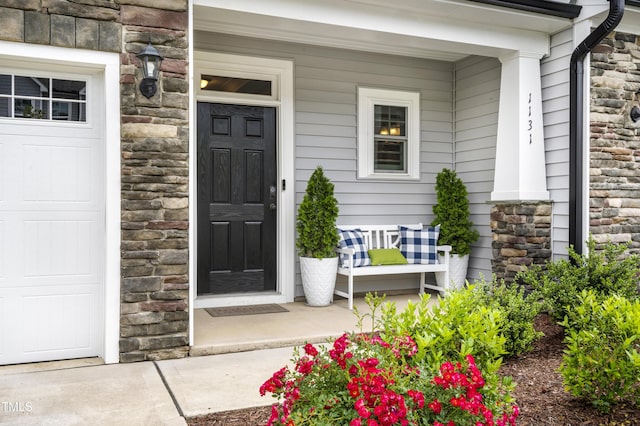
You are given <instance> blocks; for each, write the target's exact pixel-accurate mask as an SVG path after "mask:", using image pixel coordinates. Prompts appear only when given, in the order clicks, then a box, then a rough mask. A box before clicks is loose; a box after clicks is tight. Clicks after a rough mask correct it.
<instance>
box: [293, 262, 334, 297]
mask: <svg viewBox="0 0 640 426" xmlns="http://www.w3.org/2000/svg"><path fill="white" fill-rule="evenodd" d="M300 272H301V274H302V288H303V289H304V297H305V298H306V299H307V304H308V305H309V306H327V305H330V304H331V302H333V290H334V289H335V286H336V273H337V272H338V258H337V257H330V258H327V259H316V258H314V257H300Z"/></svg>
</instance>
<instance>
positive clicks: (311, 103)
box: [194, 32, 500, 296]
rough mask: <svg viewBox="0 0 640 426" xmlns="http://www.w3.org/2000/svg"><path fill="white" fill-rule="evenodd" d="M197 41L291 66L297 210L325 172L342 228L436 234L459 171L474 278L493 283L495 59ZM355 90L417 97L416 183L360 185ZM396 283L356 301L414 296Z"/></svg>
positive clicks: (224, 38)
mask: <svg viewBox="0 0 640 426" xmlns="http://www.w3.org/2000/svg"><path fill="white" fill-rule="evenodd" d="M194 39H195V40H196V46H195V49H196V50H208V51H218V52H223V53H235V54H242V55H249V56H251V55H254V56H260V57H271V58H283V59H289V60H292V61H293V62H294V74H295V114H296V115H295V141H296V142H295V143H296V145H295V152H296V154H295V168H296V172H295V174H296V176H295V178H296V182H295V186H290V183H287V188H294V189H295V191H296V203H300V201H301V200H302V197H303V194H304V190H305V187H306V182H307V180H308V178H309V176H310V175H311V173H312V172H313V170H314V169H315V167H316V166H317V165H322V166H323V167H324V170H325V172H326V174H327V176H328V177H329V178H330V179H331V180H332V182H333V183H334V184H335V194H336V198H337V199H338V202H339V208H340V215H339V218H338V223H339V224H344V225H353V224H395V223H400V224H402V223H404V224H410V223H418V222H422V223H425V224H429V223H430V222H431V220H432V218H433V214H432V206H433V204H434V203H435V202H436V197H435V188H434V186H435V177H436V175H437V174H438V172H440V170H442V169H443V168H445V167H446V168H454V169H455V170H456V171H457V172H458V173H459V175H460V177H461V178H462V179H463V180H464V182H465V183H466V184H467V188H468V190H469V193H470V201H471V213H472V220H473V222H474V223H475V224H476V228H477V229H478V230H479V231H480V234H481V238H480V239H479V240H478V242H476V243H475V244H474V246H473V253H472V258H471V261H470V270H469V277H471V278H477V277H478V276H479V274H480V273H482V274H483V275H484V276H485V277H487V278H490V277H491V253H492V252H491V231H490V229H489V211H490V208H491V206H490V204H487V201H488V200H489V199H490V193H491V191H492V190H493V169H494V163H495V146H496V131H497V117H498V99H499V87H500V63H499V61H498V60H497V59H491V58H480V57H470V58H467V59H465V60H462V61H460V62H458V63H451V62H441V61H434V60H426V59H418V58H407V57H401V56H391V55H381V54H374V53H367V52H357V51H349V50H340V49H333V48H326V47H318V46H308V45H302V44H295V43H286V42H277V41H269V40H258V39H250V38H245V37H238V36H230V35H223V34H214V33H204V32H197V33H196V35H195V37H194ZM358 86H362V87H376V88H384V89H392V90H404V91H416V92H419V93H420V107H421V108H420V179H419V180H417V181H401V182H391V181H384V180H380V181H376V180H374V181H363V180H358V179H357V177H356V174H357V88H358ZM456 92H457V94H456ZM454 116H455V117H456V118H455V128H454ZM454 136H455V138H456V142H455V144H454ZM454 146H455V151H456V154H455V158H454ZM389 280H390V278H389V277H371V278H364V277H363V278H362V279H360V280H358V284H357V287H356V291H364V290H369V289H371V290H374V289H378V288H379V289H390V288H397V289H406V288H414V287H415V288H416V289H417V278H416V277H414V276H406V277H405V276H399V277H394V278H393V285H390V284H389ZM365 281H366V284H364V282H365ZM296 282H297V286H296V293H295V294H296V296H301V295H302V294H303V293H302V287H301V285H300V279H299V277H297V279H296ZM339 283H340V280H339Z"/></svg>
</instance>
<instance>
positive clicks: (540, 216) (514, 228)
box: [491, 201, 551, 282]
mask: <svg viewBox="0 0 640 426" xmlns="http://www.w3.org/2000/svg"><path fill="white" fill-rule="evenodd" d="M491 231H492V233H493V242H492V243H491V247H492V249H493V259H492V260H491V267H492V270H493V273H494V274H495V275H496V277H497V278H498V279H499V280H500V279H504V280H505V282H513V279H514V277H515V275H516V274H517V273H518V272H520V271H523V270H525V269H526V268H527V267H528V266H530V265H533V264H539V265H544V263H545V262H546V261H547V260H551V203H549V202H543V201H541V202H514V203H504V204H496V205H494V206H493V207H492V208H491Z"/></svg>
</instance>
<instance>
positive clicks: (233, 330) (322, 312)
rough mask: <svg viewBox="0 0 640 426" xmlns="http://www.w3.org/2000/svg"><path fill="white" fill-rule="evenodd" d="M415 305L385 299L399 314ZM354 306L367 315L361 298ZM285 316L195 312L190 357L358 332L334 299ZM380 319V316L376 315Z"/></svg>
mask: <svg viewBox="0 0 640 426" xmlns="http://www.w3.org/2000/svg"><path fill="white" fill-rule="evenodd" d="M427 294H428V295H429V296H430V300H429V303H435V301H436V300H437V295H436V294H435V293H433V294H431V293H427ZM409 300H412V301H413V302H418V301H419V300H420V296H419V295H418V294H417V293H411V294H399V295H391V296H387V298H386V299H385V302H394V303H395V304H396V308H397V310H398V311H402V310H404V309H405V308H406V306H407V302H408V301H409ZM354 305H355V306H356V307H357V308H358V310H359V311H360V313H361V314H365V313H369V312H370V310H369V307H368V306H367V304H366V303H365V300H364V297H362V296H361V297H355V298H354ZM281 306H283V307H285V308H286V309H287V310H288V312H280V313H273V314H259V315H245V316H229V317H215V318H214V317H212V316H211V315H209V314H208V313H207V312H206V311H205V310H204V309H195V310H194V321H195V323H194V344H193V346H192V348H191V351H190V355H191V356H201V355H215V354H225V353H232V352H245V351H252V350H259V349H272V348H281V347H288V346H299V345H302V344H304V343H306V342H309V343H322V342H325V341H326V340H327V339H328V338H336V337H339V336H340V335H342V333H344V332H345V331H360V329H359V328H358V327H357V317H356V315H355V314H354V313H353V311H350V310H349V309H347V300H346V299H343V298H340V297H336V299H335V300H334V303H333V304H332V305H330V306H327V307H322V308H317V307H311V306H307V305H306V304H305V303H304V302H295V303H286V304H282V305H281ZM377 317H378V318H379V313H378V314H377ZM363 331H371V320H370V319H369V318H367V319H366V320H365V321H364V323H363Z"/></svg>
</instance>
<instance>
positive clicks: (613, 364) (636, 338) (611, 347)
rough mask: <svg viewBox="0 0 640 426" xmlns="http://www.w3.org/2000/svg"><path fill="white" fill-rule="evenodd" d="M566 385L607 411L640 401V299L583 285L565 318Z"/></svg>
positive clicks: (563, 367) (562, 368) (564, 368)
mask: <svg viewBox="0 0 640 426" xmlns="http://www.w3.org/2000/svg"><path fill="white" fill-rule="evenodd" d="M562 325H564V326H565V327H566V329H567V335H566V337H565V343H566V344H567V349H566V350H565V355H564V356H563V361H562V364H561V366H560V372H561V373H562V377H563V378H564V384H565V386H566V388H567V389H568V390H569V391H570V392H571V393H572V394H573V395H575V396H577V397H580V398H584V399H586V400H588V401H589V402H590V403H591V404H593V405H594V406H595V407H596V408H598V409H599V410H601V411H604V412H607V411H609V410H610V409H611V407H612V406H613V405H616V404H630V405H635V406H640V381H639V378H640V302H639V301H638V300H635V301H630V300H628V299H627V298H625V297H622V296H618V295H612V296H609V297H606V298H603V297H602V296H600V295H598V294H597V293H596V292H594V291H587V290H585V291H582V292H581V293H580V294H579V295H578V298H577V304H576V305H575V306H573V307H570V308H569V309H568V314H567V318H566V319H565V320H564V321H563V323H562Z"/></svg>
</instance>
